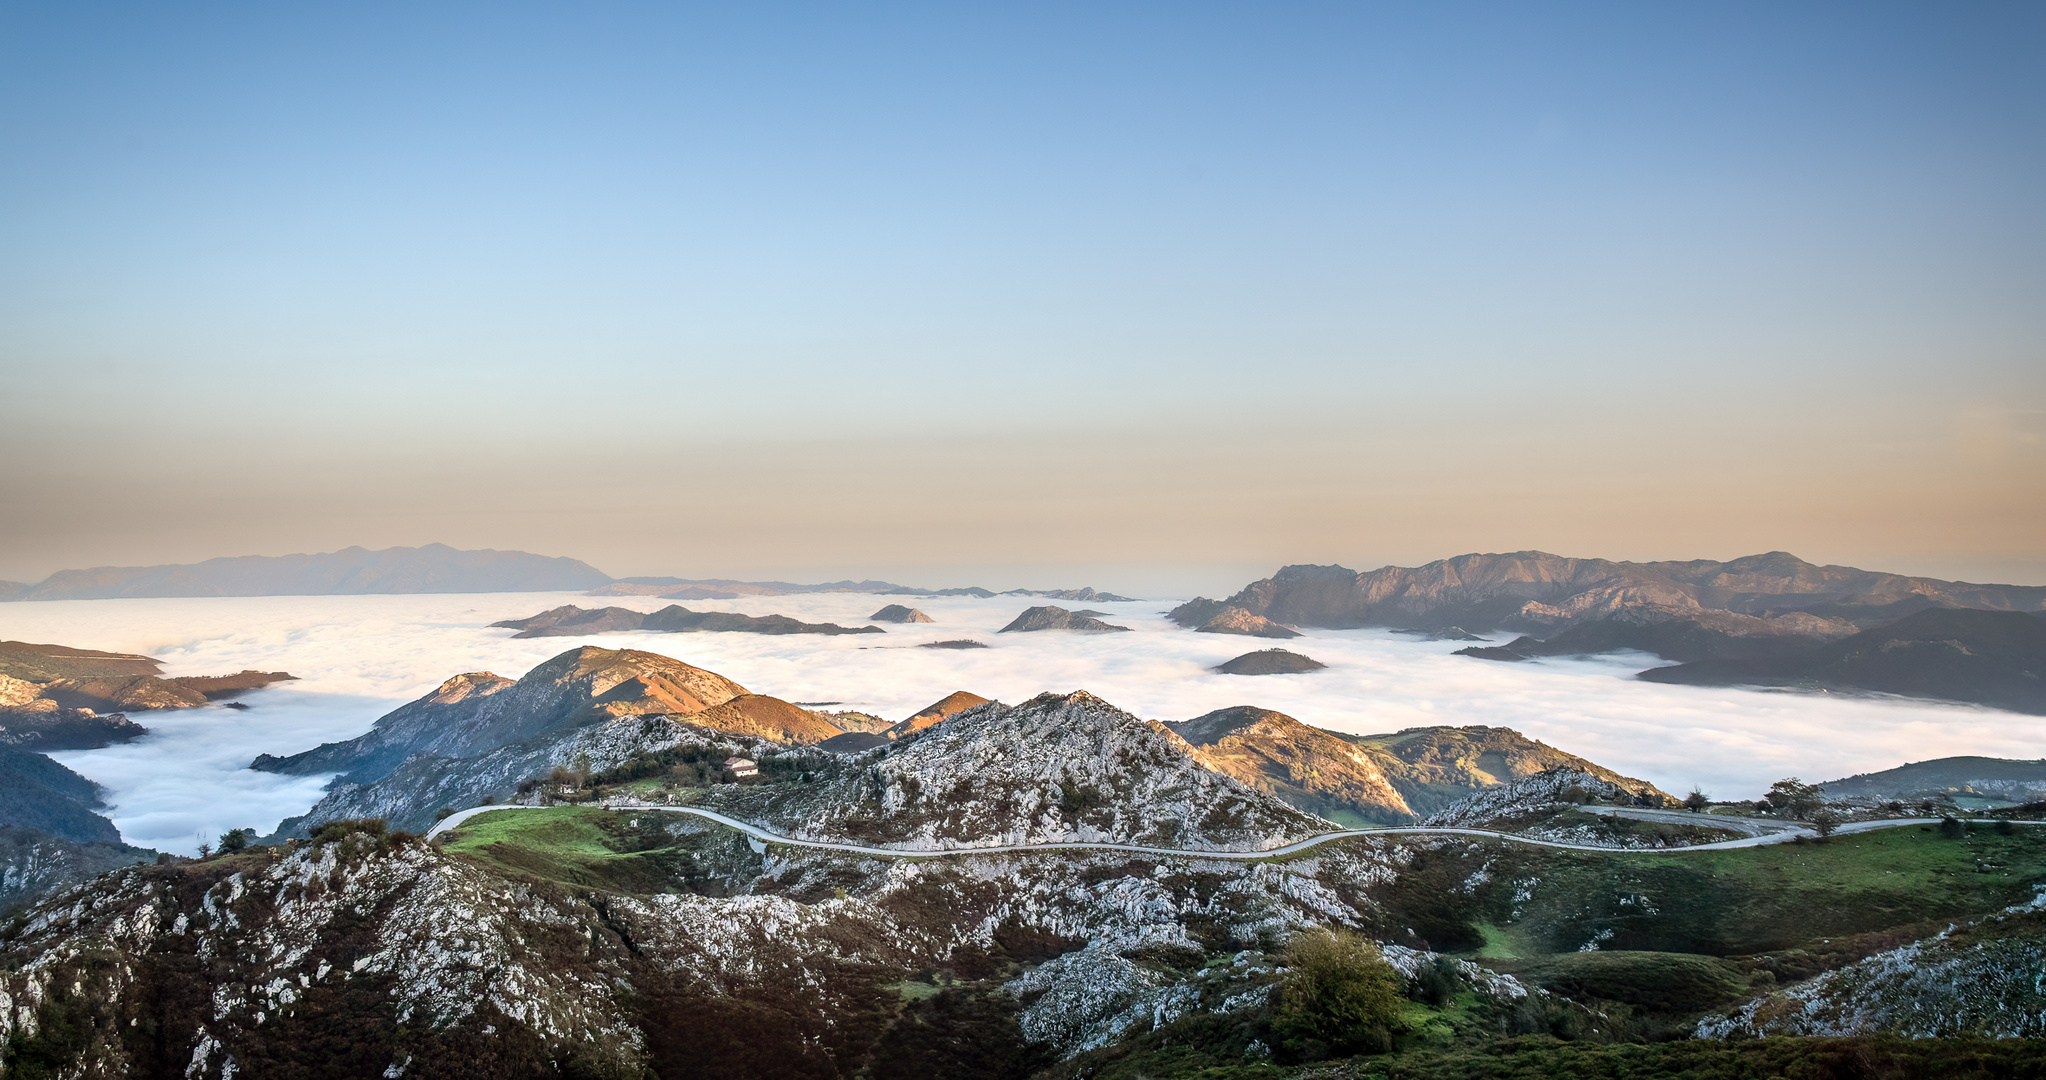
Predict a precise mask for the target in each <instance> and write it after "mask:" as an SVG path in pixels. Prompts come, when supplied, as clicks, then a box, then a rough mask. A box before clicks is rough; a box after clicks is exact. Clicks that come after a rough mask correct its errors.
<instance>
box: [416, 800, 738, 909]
mask: <svg viewBox="0 0 2046 1080" xmlns="http://www.w3.org/2000/svg"><path fill="white" fill-rule="evenodd" d="M669 817H672V815H656V814H645V815H631V814H617V813H612V812H611V811H608V810H601V809H598V808H596V807H588V806H555V807H548V808H545V809H527V810H520V811H518V812H516V813H503V814H479V815H477V816H476V817H473V818H470V819H469V820H468V821H465V822H463V823H462V826H461V828H459V829H456V830H454V831H452V832H450V833H448V834H447V835H446V838H445V841H444V844H443V846H444V848H445V849H446V850H447V851H448V852H450V853H453V854H458V855H465V856H468V857H469V858H472V859H475V860H477V861H479V862H482V863H484V864H486V865H489V866H492V867H494V868H497V869H500V870H507V871H511V872H512V873H516V874H521V875H527V876H532V877H538V878H542V879H545V880H548V881H558V882H562V883H564V884H569V885H579V886H585V887H591V888H600V889H605V890H608V891H612V892H622V893H633V894H638V895H647V894H651V893H658V892H679V891H689V892H719V891H722V890H721V889H719V888H717V887H716V886H715V884H714V881H713V879H716V878H718V877H720V876H722V875H723V874H724V873H725V872H726V871H728V870H729V869H731V866H730V864H731V863H733V862H734V861H735V858H736V861H737V862H740V863H744V862H745V861H746V860H745V858H744V857H743V856H739V854H738V853H739V851H740V850H742V849H744V847H745V842H744V840H743V839H741V838H740V837H739V834H737V833H735V832H730V831H729V830H725V829H716V828H713V829H701V828H691V825H690V823H689V822H686V821H674V820H660V819H662V818H669ZM635 820H638V821H639V824H638V825H634V824H633V822H634V821H635ZM678 826H679V827H681V829H683V830H688V831H682V832H681V833H680V835H677V833H676V832H671V831H670V830H672V829H676V827H678Z"/></svg>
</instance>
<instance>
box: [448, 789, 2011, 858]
mask: <svg viewBox="0 0 2046 1080" xmlns="http://www.w3.org/2000/svg"><path fill="white" fill-rule="evenodd" d="M602 808H603V809H606V810H650V811H656V812H660V813H670V814H690V815H693V816H695V817H700V818H703V819H705V820H708V821H713V822H716V823H717V824H719V825H723V826H725V827H726V828H729V829H735V830H737V831H739V832H741V833H744V834H745V835H746V837H747V838H748V839H749V840H753V841H756V842H757V843H759V844H763V845H764V844H783V845H786V846H788V847H799V848H810V849H812V850H816V851H836V852H840V853H842V854H847V855H867V856H873V857H877V858H883V859H929V858H935V857H938V856H945V855H1004V854H1017V853H1026V852H1035V851H1121V852H1126V853H1129V854H1132V855H1158V856H1162V857H1166V858H1181V859H1228V860H1235V861H1239V862H1250V861H1254V860H1258V859H1271V858H1279V857H1283V856H1286V855H1292V854H1296V853H1298V852H1302V851H1306V850H1307V849H1309V848H1312V847H1318V846H1320V845H1322V844H1326V843H1328V842H1329V841H1331V840H1346V839H1349V838H1351V837H1355V836H1400V835H1430V836H1441V835H1447V836H1481V837H1487V838H1490V839H1495V840H1511V841H1513V842H1515V843H1520V844H1531V845H1533V846H1536V847H1547V848H1562V849H1563V850H1565V851H1596V852H1601V853H1604V854H1608V855H1613V854H1622V855H1675V854H1678V853H1681V852H1686V851H1724V850H1727V849H1729V848H1746V847H1761V846H1763V845H1765V844H1783V843H1789V842H1791V841H1793V840H1796V839H1797V838H1799V837H1805V838H1807V839H1809V838H1811V837H1815V836H1817V835H1818V833H1817V832H1815V831H1813V830H1811V829H1807V828H1803V827H1801V826H1791V827H1783V828H1782V829H1781V831H1779V832H1774V833H1764V834H1760V835H1754V836H1744V837H1742V838H1740V839H1738V840H1721V841H1719V842H1717V843H1712V844H1694V845H1692V846H1690V847H1672V848H1612V847H1598V846H1596V845H1593V844H1568V843H1564V842H1562V841H1559V840H1539V839H1536V838H1534V837H1530V836H1516V835H1514V834H1513V833H1503V832H1494V831H1492V830H1490V829H1458V828H1448V827H1443V826H1430V825H1412V826H1406V827H1401V828H1388V829H1342V830H1339V831H1337V832H1326V833H1318V834H1316V835H1314V836H1310V837H1308V838H1307V839H1305V840H1296V841H1294V842H1292V843H1290V844H1286V845H1284V846H1281V847H1275V848H1265V849H1264V850H1262V851H1210V850H1206V849H1201V848H1162V847H1146V846H1144V845H1142V844H1114V843H1108V842H1105V841H1086V840H1053V841H1047V842H1044V843H1036V844H988V845H983V846H974V847H966V846H962V847H954V848H939V849H933V850H923V851H919V850H909V849H903V848H881V847H868V846H866V845H864V844H845V843H838V842H836V841H831V840H804V839H799V838H797V837H793V836H783V835H782V834H780V833H776V832H769V831H768V830H766V829H763V828H761V827H760V826H758V825H755V824H753V823H751V822H747V821H740V820H739V819H738V818H733V817H727V816H725V815H723V814H720V813H718V812H717V811H715V810H704V809H701V808H698V807H694V806H668V805H665V804H661V803H639V802H624V801H611V802H606V803H603V804H602ZM538 809H541V808H540V807H536V806H477V807H471V808H470V809H467V810H463V811H459V812H457V813H455V814H452V815H449V816H448V817H447V818H445V819H443V820H442V821H440V822H439V823H437V824H436V825H434V827H433V828H432V829H431V830H429V831H428V832H427V834H426V836H427V839H429V840H430V839H432V838H434V837H436V836H439V835H440V834H441V833H444V832H446V831H448V830H449V829H452V828H455V827H456V826H458V825H460V824H461V823H462V822H465V821H467V820H469V819H470V818H472V817H475V816H477V815H478V814H488V813H492V812H503V811H518V810H538ZM1601 809H1606V810H1613V811H1616V810H1620V809H1621V808H1619V807H1610V808H1601ZM1624 816H1632V815H1624ZM1700 816H1702V815H1700ZM1743 820H1750V821H1751V819H1743ZM1938 821H1939V819H1937V818H1898V819H1892V820H1886V821H1858V822H1855V823H1853V824H1850V825H1842V826H1840V827H1839V828H1837V829H1835V830H1833V831H1834V833H1835V834H1836V835H1844V834H1848V833H1862V832H1872V831H1874V830H1876V829H1897V828H1903V827H1905V826H1909V825H1932V824H1937V823H1938ZM1751 823H1753V822H1751ZM1758 824H1768V825H1781V823H1780V822H1766V823H1758ZM2017 824H2020V825H2039V824H2046V822H2017Z"/></svg>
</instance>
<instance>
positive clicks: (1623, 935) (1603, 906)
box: [1055, 826, 2046, 1080]
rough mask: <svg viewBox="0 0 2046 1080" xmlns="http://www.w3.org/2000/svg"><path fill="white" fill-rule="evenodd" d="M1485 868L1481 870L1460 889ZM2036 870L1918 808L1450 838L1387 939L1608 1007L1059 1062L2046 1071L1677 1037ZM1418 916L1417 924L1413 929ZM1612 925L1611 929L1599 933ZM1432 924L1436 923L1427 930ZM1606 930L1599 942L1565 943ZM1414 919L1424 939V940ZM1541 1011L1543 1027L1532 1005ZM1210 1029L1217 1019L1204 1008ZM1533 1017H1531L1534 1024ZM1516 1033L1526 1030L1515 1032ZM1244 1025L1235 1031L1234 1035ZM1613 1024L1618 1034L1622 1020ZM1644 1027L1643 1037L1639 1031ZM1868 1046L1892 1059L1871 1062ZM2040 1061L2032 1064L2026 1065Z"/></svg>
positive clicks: (1389, 899) (1159, 1076)
mask: <svg viewBox="0 0 2046 1080" xmlns="http://www.w3.org/2000/svg"><path fill="white" fill-rule="evenodd" d="M1480 870H1483V872H1484V873H1485V874H1487V875H1490V879H1489V881H1486V882H1484V883H1483V884H1481V885H1479V886H1478V887H1477V888H1476V889H1474V890H1470V891H1466V890H1467V889H1468V888H1469V885H1470V883H1471V882H1472V881H1473V880H1475V879H1476V877H1477V875H1478V872H1479V871H1480ZM2041 884H2046V830H2030V829H2019V830H2017V831H2016V832H2014V833H2012V834H2010V835H2001V834H1998V833H1996V832H1995V831H1993V829H1991V828H1989V827H1986V826H1977V827H1975V828H1974V829H1973V830H1971V832H1970V834H1969V835H1968V836H1967V837H1966V838H1965V839H1948V838H1945V837H1941V836H1940V835H1939V834H1938V833H1937V832H1936V831H1933V830H1930V829H1924V830H1921V829H1919V828H1916V827H1912V828H1905V829H1900V830H1891V831H1885V832H1878V833H1872V834H1862V835H1857V836H1851V837H1841V838H1837V839H1834V840H1830V841H1827V842H1824V843H1811V844H1784V845H1777V846H1768V847H1760V848H1743V849H1734V850H1729V851H1715V852H1691V853H1685V854H1678V855H1641V854H1628V853H1613V854H1588V853H1578V852H1560V851H1552V850H1543V849H1529V848H1525V847H1519V846H1515V845H1510V844H1499V843H1494V844H1473V845H1455V846H1445V847H1442V848H1439V849H1437V850H1433V851H1429V852H1426V853H1425V854H1422V855H1420V856H1419V857H1417V858H1416V859H1415V860H1414V862H1413V863H1412V864H1411V865H1410V866H1409V867H1408V868H1407V869H1406V871H1404V872H1403V873H1402V875H1401V877H1400V879H1399V880H1398V881H1396V882H1393V883H1392V884H1390V885H1389V886H1385V887H1383V888H1381V889H1378V890H1374V891H1373V898H1374V900H1375V901H1377V906H1378V909H1379V911H1380V912H1381V913H1382V915H1381V918H1382V923H1381V925H1379V926H1376V927H1374V928H1372V929H1373V932H1374V933H1375V934H1376V935H1377V936H1379V937H1381V938H1383V939H1388V940H1402V939H1406V940H1408V942H1409V943H1412V944H1433V945H1435V946H1436V947H1437V948H1442V949H1445V950H1450V951H1461V952H1463V953H1464V955H1469V956H1473V957H1475V958H1478V959H1479V960H1480V962H1482V963H1484V964H1485V965H1486V966H1489V967H1493V968H1495V969H1498V970H1502V971H1508V972H1514V973H1517V974H1518V975H1519V976H1520V977H1521V978H1523V979H1524V980H1526V981H1529V982H1531V983H1534V984H1537V985H1541V986H1545V987H1548V988H1549V989H1551V990H1553V991H1555V992H1557V993H1561V994H1564V995H1566V996H1569V997H1572V998H1575V999H1577V1000H1581V1001H1587V1002H1591V1003H1594V1004H1595V1005H1597V1007H1598V1008H1600V1009H1601V1010H1603V1011H1604V1012H1605V1014H1606V1016H1607V1017H1608V1019H1610V1020H1617V1021H1618V1023H1617V1024H1609V1023H1608V1022H1607V1021H1606V1020H1592V1019H1588V1017H1589V1016H1590V1014H1581V1015H1580V1016H1579V1017H1578V1018H1575V1019H1573V1018H1572V1017H1570V1016H1561V1017H1560V1018H1561V1020H1563V1021H1566V1022H1564V1023H1556V1022H1555V1021H1556V1020H1557V1019H1558V1017H1557V1016H1551V1017H1549V1018H1548V1019H1547V1021H1543V1020H1542V1019H1541V1018H1536V1021H1535V1024H1534V1026H1532V1027H1531V1026H1530V1025H1529V1024H1528V1022H1527V1021H1526V1019H1524V1018H1520V1017H1516V1016H1514V1015H1512V1011H1511V1010H1499V1009H1491V1010H1486V1009H1484V1008H1474V1007H1473V1006H1472V1004H1471V1003H1470V1002H1469V1001H1468V1000H1467V998H1468V995H1458V998H1457V1000H1455V1001H1453V1002H1445V1003H1444V1005H1443V1007H1439V1008H1437V1007H1426V1006H1421V1005H1419V1004H1416V1005H1414V1006H1412V1009H1411V1010H1410V1011H1411V1012H1412V1013H1413V1015H1411V1016H1410V1017H1409V1021H1410V1027H1411V1029H1412V1030H1411V1031H1410V1033H1409V1034H1407V1035H1405V1036H1403V1037H1402V1038H1401V1044H1400V1047H1399V1049H1398V1051H1397V1052H1396V1053H1394V1054H1391V1055H1386V1056H1380V1057H1371V1058H1360V1059H1357V1060H1355V1061H1353V1062H1346V1063H1343V1064H1342V1065H1340V1066H1338V1068H1337V1069H1335V1070H1333V1071H1322V1070H1326V1069H1328V1066H1327V1065H1320V1066H1307V1067H1305V1068H1304V1069H1303V1068H1301V1067H1297V1066H1284V1065H1280V1064H1277V1063H1265V1064H1253V1063H1251V1062H1248V1061H1246V1060H1245V1059H1244V1057H1243V1056H1242V1049H1241V1048H1240V1047H1239V1046H1236V1045H1235V1043H1234V1042H1231V1041H1230V1040H1228V1039H1221V1038H1215V1037H1212V1036H1209V1037H1205V1038H1204V1031H1203V1029H1202V1025H1201V1024H1200V1023H1194V1022H1185V1021H1183V1022H1181V1023H1180V1024H1176V1025H1172V1026H1169V1027H1168V1028H1166V1029H1163V1030H1160V1031H1157V1032H1153V1033H1150V1034H1147V1035H1141V1036H1137V1037H1135V1038H1133V1039H1131V1040H1129V1041H1128V1042H1126V1043H1124V1044H1123V1045H1121V1046H1119V1047H1116V1048H1111V1049H1110V1050H1108V1051H1103V1052H1100V1053H1096V1054H1090V1055H1085V1056H1083V1057H1082V1058H1080V1059H1076V1060H1075V1061H1073V1062H1069V1063H1067V1064H1066V1065H1065V1066H1061V1067H1060V1069H1059V1070H1055V1074H1056V1075H1058V1076H1079V1075H1083V1074H1084V1075H1087V1076H1090V1077H1094V1078H1097V1080H1113V1078H1118V1077H1120V1078H1134V1077H1137V1076H1147V1077H1152V1078H1155V1080H1165V1078H1167V1077H1203V1078H1207V1080H1219V1078H1223V1077H1239V1076H1244V1077H1248V1076H1271V1077H1282V1076H1283V1077H1294V1076H1305V1075H1314V1076H1318V1077H1319V1076H1331V1077H1333V1076H1367V1075H1386V1076H1400V1077H1413V1078H1421V1077H1433V1078H1444V1080H1446V1078H1450V1077H1528V1078H1533V1077H1584V1076H1598V1077H1613V1078H1620V1077H1642V1078H1647V1077H1675V1076H1684V1077H1701V1078H1703V1077H1729V1078H1730V1077H1751V1076H1775V1075H1800V1076H1804V1075H1808V1076H1813V1077H1831V1076H1841V1077H1848V1076H1855V1077H1859V1076H1864V1075H1883V1076H1893V1075H1894V1076H1896V1077H1918V1076H1924V1077H1935V1076H1936V1077H1941V1078H1942V1080H1957V1078H1961V1077H1992V1076H1994V1077H2003V1076H2018V1075H2046V1046H2040V1045H2037V1044H2033V1043H2010V1042H2006V1043H1994V1042H1987V1041H1981V1040H1958V1041H1947V1042H1941V1043H1938V1044H1925V1043H1910V1042H1905V1041H1899V1040H1882V1039H1875V1040H1871V1039H1784V1038H1774V1039H1767V1040H1755V1041H1750V1042H1746V1043H1731V1044H1728V1043H1714V1042H1701V1041H1696V1040H1689V1039H1681V1038H1679V1039H1678V1040H1677V1041H1674V1042H1657V1041H1653V1040H1656V1039H1666V1038H1671V1037H1674V1036H1681V1035H1682V1033H1683V1032H1685V1031H1687V1030H1688V1026H1687V1021H1688V1020H1689V1019H1690V1018H1691V1017H1695V1016H1696V1015H1698V1014H1699V1013H1701V1012H1705V1011H1709V1010H1713V1009H1716V1008H1720V1007H1723V1006H1726V1005H1730V1004H1732V1003H1735V1002H1738V1001H1740V1000H1744V999H1746V998H1747V997H1750V996H1752V995H1753V994H1755V993H1757V992H1760V991H1763V990H1766V989H1768V988H1769V987H1771V986H1774V985H1776V984H1777V983H1778V982H1779V981H1781V982H1787V981H1790V980H1792V979H1799V978H1804V977H1807V976H1809V975H1812V974H1816V973H1818V972H1819V971H1822V970H1826V969H1829V968H1832V967H1837V966H1839V965H1841V964H1844V963H1848V962H1850V961H1852V960H1854V959H1858V958H1859V957H1861V956H1864V955H1868V954H1870V953H1873V952H1876V951H1880V950H1881V949H1885V948H1890V947H1894V946H1896V945H1900V944H1903V943H1905V942H1907V941H1910V940H1913V939H1916V938H1919V937H1924V936H1928V935H1931V934H1935V933H1938V932H1940V931H1942V930H1944V929H1946V928H1947V926H1948V925H1950V923H1951V922H1954V921H1962V920H1966V919H1968V918H1971V917H1977V916H1981V915H1984V914H1988V913H1991V912H1994V911H1997V910H1999V909H2001V908H2003V907H2005V906H2007V905H2010V904H2015V903H2020V902H2023V901H2027V900H2029V899H2031V898H2032V896H2033V895H2034V892H2035V888H2036V887H2037V886H2038V885H2041ZM1410 927H1418V928H1419V931H1420V933H1419V934H1417V935H1413V936H1412V937H1409V936H1408V935H1407V930H1408V929H1409V928H1410ZM1607 930H1610V931H1612V933H1611V935H1610V936H1604V935H1603V932H1604V931H1607ZM1430 937H1432V938H1434V939H1435V940H1432V941H1429V940H1426V939H1427V938H1430ZM1601 937H1603V940H1602V941H1601V942H1600V948H1599V949H1598V950H1597V951H1594V952H1578V951H1577V949H1578V948H1579V947H1580V946H1581V945H1582V944H1584V943H1587V942H1588V941H1590V940H1593V939H1597V938H1601ZM1416 938H1418V939H1420V940H1416ZM1542 1022H1549V1023H1551V1024H1552V1029H1551V1033H1547V1034H1543V1033H1539V1032H1540V1030H1541V1029H1540V1026H1539V1024H1540V1023H1542ZM1210 1026H1211V1027H1216V1028H1219V1027H1221V1025H1219V1024H1211V1025H1210ZM1530 1030H1533V1031H1536V1032H1538V1033H1537V1034H1524V1033H1525V1032H1527V1031H1530ZM1515 1032H1520V1033H1523V1034H1517V1035H1516V1034H1513V1033H1515ZM1247 1037H1248V1036H1247V1035H1245V1034H1238V1035H1236V1036H1235V1041H1236V1042H1240V1041H1242V1040H1243V1039H1245V1038H1247ZM1616 1038H1617V1039H1618V1040H1619V1041H1618V1042H1614V1041H1613V1040H1614V1039H1616ZM1642 1039H1648V1040H1650V1041H1648V1042H1645V1043H1643V1042H1641V1041H1640V1040H1642ZM1873 1063H1881V1064H1882V1065H1884V1067H1888V1068H1893V1071H1892V1072H1878V1073H1869V1072H1866V1071H1863V1070H1866V1069H1867V1068H1869V1067H1870V1066H1871V1065H1872V1064H1873ZM2028 1069H2033V1070H2041V1071H2040V1072H2028V1071H2026V1070H2028Z"/></svg>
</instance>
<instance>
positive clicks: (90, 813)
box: [0, 743, 121, 843]
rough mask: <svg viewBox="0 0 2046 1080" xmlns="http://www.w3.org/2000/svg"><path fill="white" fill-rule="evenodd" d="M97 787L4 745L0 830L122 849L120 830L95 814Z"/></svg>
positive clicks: (43, 759) (0, 767) (1, 751)
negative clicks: (22, 830)
mask: <svg viewBox="0 0 2046 1080" xmlns="http://www.w3.org/2000/svg"><path fill="white" fill-rule="evenodd" d="M102 805H103V804H102V803H101V802H100V796H99V787H98V785H96V784H94V783H93V782H92V781H90V780H87V779H86V778H85V777H83V776H80V775H78V774H77V773H75V772H72V771H71V770H70V769H67V768H65V767H64V766H62V765H59V764H58V763H56V762H55V761H52V760H50V759H49V758H47V757H44V756H43V755H41V754H35V753H30V752H28V751H26V750H19V749H16V748H14V747H12V746H8V745H6V744H5V743H0V825H13V826H16V827H18V828H25V829H35V830H38V831H41V832H46V833H49V834H50V835H52V836H56V837H60V838H62V839H65V840H74V841H80V842H96V843H118V842H119V841H120V839H121V833H120V830H118V829H116V828H114V823H113V822H111V821H109V820H107V819H106V818H105V817H104V816H102V815H100V814H98V813H96V812H95V811H97V810H98V809H99V808H100V807H101V806H102Z"/></svg>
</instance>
